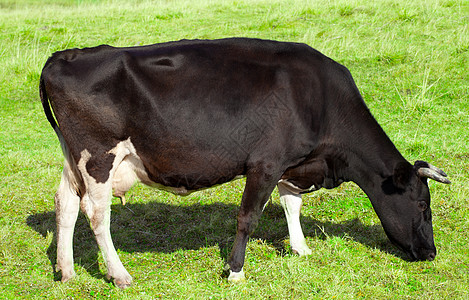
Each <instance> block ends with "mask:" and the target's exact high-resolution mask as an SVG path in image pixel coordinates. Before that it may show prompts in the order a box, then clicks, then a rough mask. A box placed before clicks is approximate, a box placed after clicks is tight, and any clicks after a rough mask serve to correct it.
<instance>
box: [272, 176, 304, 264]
mask: <svg viewBox="0 0 469 300" xmlns="http://www.w3.org/2000/svg"><path fill="white" fill-rule="evenodd" d="M277 187H278V191H279V193H280V204H281V205H282V207H283V209H284V210H285V216H286V217H287V223H288V232H289V234H290V246H291V248H292V251H293V252H295V253H298V254H299V255H300V256H302V255H309V254H311V253H312V251H311V249H309V247H308V245H306V240H305V237H304V235H303V230H302V229H301V224H300V210H301V203H302V200H301V195H300V194H293V193H292V192H290V191H289V190H288V189H287V188H286V187H285V186H284V185H283V183H279V184H278V186H277Z"/></svg>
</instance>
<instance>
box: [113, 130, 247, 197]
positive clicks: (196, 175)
mask: <svg viewBox="0 0 469 300" xmlns="http://www.w3.org/2000/svg"><path fill="white" fill-rule="evenodd" d="M116 151H123V152H124V153H125V155H116V157H119V156H120V157H124V159H123V160H122V161H120V162H115V164H117V168H116V169H115V172H114V174H113V180H112V186H113V190H114V195H116V196H120V195H124V194H125V192H127V191H128V190H129V189H130V188H131V187H132V185H133V184H134V183H135V182H136V181H137V180H139V181H141V182H142V183H144V184H145V185H148V186H151V187H154V188H157V189H160V190H164V191H168V192H171V193H174V194H176V195H182V196H184V195H188V194H190V193H193V192H196V191H199V190H203V189H207V188H210V187H213V186H216V185H219V184H223V183H226V182H229V181H232V180H236V179H240V178H242V177H244V175H243V174H242V171H241V169H240V168H236V167H235V166H230V165H229V164H227V165H226V166H225V169H223V168H218V169H216V168H213V166H211V165H210V163H208V162H206V161H205V160H206V158H202V159H200V161H199V162H198V163H194V159H192V160H191V161H190V162H189V161H184V160H178V161H172V160H171V159H169V161H170V163H168V164H166V165H165V164H164V163H160V162H158V161H151V160H149V159H148V158H146V159H145V158H142V157H140V156H139V155H138V153H137V150H136V149H135V147H134V145H133V144H132V142H131V141H130V139H128V140H126V141H123V142H121V143H120V144H118V145H117V146H116V147H115V148H114V149H113V150H111V151H110V152H113V153H115V152H116ZM116 154H117V153H116ZM202 156H203V155H201V157H202Z"/></svg>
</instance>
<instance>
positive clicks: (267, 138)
mask: <svg viewBox="0 0 469 300" xmlns="http://www.w3.org/2000/svg"><path fill="white" fill-rule="evenodd" d="M40 96H41V101H42V104H43V109H44V111H45V115H46V117H47V119H48V121H49V122H50V124H51V126H52V128H53V129H54V130H55V133H56V135H57V136H58V139H59V141H60V144H61V146H62V150H63V153H64V156H65V163H64V168H63V173H62V179H61V182H60V185H59V187H58V191H57V193H56V195H55V208H56V223H57V269H56V270H57V272H59V271H60V272H61V279H62V281H63V282H65V281H67V280H69V279H70V278H72V277H73V276H74V270H73V252H72V249H73V247H72V237H73V231H74V226H75V221H76V219H77V215H78V212H79V210H80V208H81V210H82V211H83V212H84V214H85V215H86V216H87V218H88V219H89V222H90V225H91V227H92V229H93V232H94V235H95V237H96V240H97V243H98V245H99V248H100V250H101V251H102V253H103V255H104V260H105V262H106V265H107V278H108V279H110V280H113V281H114V284H116V285H117V286H118V287H121V288H126V287H128V286H129V285H131V282H132V277H131V276H130V274H129V273H128V272H127V270H126V269H125V268H124V266H123V264H122V262H121V261H120V259H119V257H118V255H117V253H116V250H115V248H114V245H113V242H112V240H111V234H110V228H109V227H110V202H111V201H110V200H111V194H112V191H114V194H115V195H117V196H119V197H121V198H122V199H123V201H124V199H125V198H124V195H125V192H126V191H127V190H129V189H130V187H131V186H132V185H133V184H134V183H135V181H136V180H139V181H141V182H143V183H144V184H147V185H150V186H153V187H156V188H160V189H164V190H167V191H171V192H173V193H175V194H178V195H187V194H189V193H191V192H194V191H198V190H201V189H205V188H209V187H212V186H214V185H219V184H223V183H226V182H229V181H231V180H234V179H237V178H239V177H245V178H246V182H245V188H244V192H243V196H242V199H241V204H240V209H239V213H238V217H237V232H236V237H235V240H234V244H233V248H232V251H231V254H230V255H229V257H228V259H227V264H226V271H227V275H228V280H229V281H231V282H237V281H241V280H244V278H245V275H244V272H243V265H244V258H245V251H246V244H247V242H248V239H249V236H250V234H251V233H252V232H253V230H254V229H255V228H256V225H257V223H258V220H259V218H260V216H261V212H262V211H263V208H264V206H265V204H266V203H267V201H268V200H269V197H270V195H271V193H272V191H273V190H274V188H275V187H276V186H277V187H278V191H279V193H280V203H281V205H282V207H283V208H284V210H285V215H286V219H287V223H288V231H289V235H290V244H291V249H292V251H293V252H295V253H298V254H299V255H308V254H311V250H310V248H308V246H307V244H306V241H305V237H304V234H303V232H302V229H301V225H300V220H299V217H300V208H301V205H302V200H301V195H302V194H304V193H310V192H313V191H316V190H318V189H320V188H326V189H332V188H334V187H337V186H339V185H340V184H341V183H342V182H347V181H353V182H355V183H356V184H357V185H358V186H359V187H360V188H361V189H362V190H363V191H364V192H365V193H366V194H367V196H368V197H369V199H370V200H371V203H372V206H373V208H374V210H375V212H376V214H377V215H378V217H379V219H380V221H381V224H382V226H383V228H384V231H385V233H386V234H387V236H388V237H389V239H390V240H391V241H392V242H393V243H394V244H396V245H397V246H398V247H400V248H401V249H402V250H403V251H404V252H405V253H406V254H407V255H408V256H409V257H410V259H412V260H433V259H434V258H435V255H436V248H435V244H434V240H433V229H432V220H431V209H430V193H429V188H428V184H427V178H430V179H434V180H436V181H439V182H442V183H450V182H449V180H448V179H447V178H446V177H447V175H446V174H445V173H444V172H443V171H442V170H440V169H438V168H436V167H434V166H432V165H430V164H429V163H427V162H424V161H416V162H415V163H414V164H411V163H409V162H408V161H407V160H406V159H405V158H404V157H403V156H402V155H401V154H400V153H399V151H398V150H397V149H396V147H395V146H394V144H393V143H392V142H391V140H390V139H389V138H388V136H387V135H386V134H385V132H384V131H383V130H382V128H381V127H380V126H379V124H378V123H377V121H376V120H375V119H374V117H373V116H372V114H371V113H370V111H369V109H368V108H367V106H366V105H365V102H364V100H363V98H362V96H361V95H360V92H359V90H358V88H357V86H356V85H355V83H354V80H353V78H352V76H351V74H350V72H349V71H348V69H347V68H346V67H344V66H342V65H341V64H339V63H337V62H335V61H333V60H332V59H330V58H328V57H326V56H325V55H323V54H321V53H320V52H318V51H316V50H314V49H313V48H311V47H309V46H308V45H305V44H300V43H291V42H278V41H268V40H260V39H248V38H228V39H220V40H182V41H176V42H167V43H161V44H155V45H148V46H139V47H125V48H115V47H111V46H107V45H102V46H98V47H94V48H85V49H69V50H65V51H61V52H56V53H54V54H53V55H52V56H51V57H50V58H49V59H48V60H47V62H46V64H45V66H44V68H43V70H42V74H41V78H40Z"/></svg>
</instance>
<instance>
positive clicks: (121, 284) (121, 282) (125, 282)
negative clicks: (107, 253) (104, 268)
mask: <svg viewBox="0 0 469 300" xmlns="http://www.w3.org/2000/svg"><path fill="white" fill-rule="evenodd" d="M106 279H107V280H109V281H112V282H113V283H114V285H115V286H117V287H118V288H120V289H122V290H125V289H126V288H128V287H130V286H131V285H132V277H131V276H130V275H128V276H125V277H124V278H121V279H117V278H113V277H112V276H110V275H109V274H107V275H106Z"/></svg>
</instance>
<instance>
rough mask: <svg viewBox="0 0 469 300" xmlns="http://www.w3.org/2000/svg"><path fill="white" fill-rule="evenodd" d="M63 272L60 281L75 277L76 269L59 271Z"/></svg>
mask: <svg viewBox="0 0 469 300" xmlns="http://www.w3.org/2000/svg"><path fill="white" fill-rule="evenodd" d="M59 272H60V274H61V277H60V281H61V282H67V281H70V280H71V279H72V278H73V277H75V271H73V270H71V271H69V272H64V271H63V270H61V271H59Z"/></svg>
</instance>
